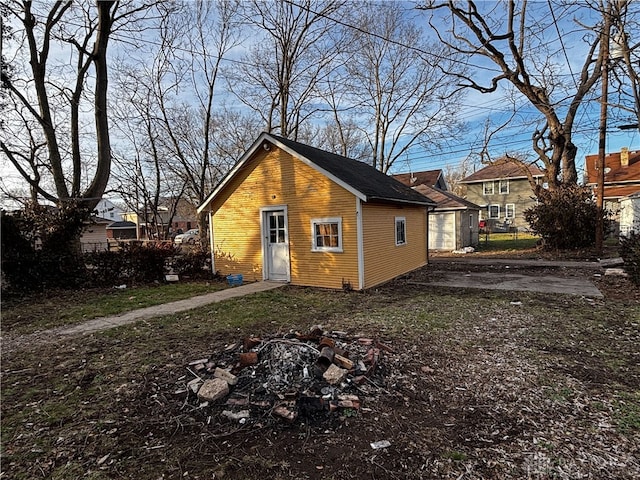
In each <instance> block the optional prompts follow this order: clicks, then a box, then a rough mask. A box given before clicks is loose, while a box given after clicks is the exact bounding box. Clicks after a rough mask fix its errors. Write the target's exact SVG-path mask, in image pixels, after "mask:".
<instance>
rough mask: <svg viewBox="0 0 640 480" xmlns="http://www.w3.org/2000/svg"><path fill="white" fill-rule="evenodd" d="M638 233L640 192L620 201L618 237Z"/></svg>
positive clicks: (639, 228)
mask: <svg viewBox="0 0 640 480" xmlns="http://www.w3.org/2000/svg"><path fill="white" fill-rule="evenodd" d="M631 232H635V233H640V192H636V193H633V194H631V195H627V196H626V197H623V198H621V199H620V235H622V236H627V235H629V234H630V233H631Z"/></svg>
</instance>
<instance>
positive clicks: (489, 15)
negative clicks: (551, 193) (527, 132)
mask: <svg viewBox="0 0 640 480" xmlns="http://www.w3.org/2000/svg"><path fill="white" fill-rule="evenodd" d="M505 3H506V4H503V3H499V4H495V3H489V2H487V3H477V2H474V1H472V0H468V1H466V2H458V1H453V0H448V1H443V2H440V1H438V2H435V1H430V2H428V3H427V4H426V5H424V6H422V7H419V8H422V9H425V10H430V11H431V12H433V14H434V15H436V14H437V13H444V14H445V18H444V19H443V18H440V17H437V18H436V17H435V16H432V18H431V20H430V24H431V26H432V27H433V29H434V31H435V32H437V34H438V37H439V39H440V41H441V42H442V43H443V44H445V45H447V46H449V47H451V48H452V49H454V50H455V51H457V52H459V53H461V54H463V55H466V56H467V57H468V58H469V59H470V60H474V59H475V60H477V61H478V63H480V62H481V61H483V60H484V61H486V60H488V61H490V63H491V64H492V65H493V67H494V68H495V67H497V69H498V72H497V73H495V74H490V73H488V72H490V69H489V70H486V69H484V70H482V71H480V70H476V71H475V72H473V74H460V73H458V72H451V71H449V70H448V69H443V71H444V72H445V73H447V74H449V75H452V76H453V78H456V79H457V80H458V85H459V87H460V88H470V89H474V90H476V91H479V92H482V93H493V92H496V91H498V90H499V87H500V86H502V85H503V83H506V84H507V85H508V86H509V87H511V88H513V89H515V90H516V91H517V92H519V94H521V95H522V96H524V98H526V99H527V100H528V102H529V103H530V104H531V105H532V106H533V107H535V109H536V110H537V111H538V112H539V113H540V115H541V120H540V122H539V125H538V128H536V129H535V131H534V132H533V134H532V147H533V150H534V151H535V153H536V156H537V159H538V160H539V161H540V163H541V164H542V165H544V170H545V173H546V176H547V180H548V183H549V186H550V188H554V187H555V186H556V185H559V184H560V183H563V182H565V183H569V184H572V183H576V181H577V179H578V175H577V170H576V162H575V158H576V153H577V147H576V145H575V144H574V143H573V139H572V137H573V132H574V125H575V122H576V116H577V114H578V111H579V108H580V107H581V106H582V105H583V102H584V101H585V99H587V97H588V94H589V93H590V92H591V90H592V88H593V87H594V85H595V84H596V82H597V81H598V80H599V78H600V70H601V66H602V61H603V58H602V55H601V54H600V53H599V44H600V41H601V38H600V36H601V32H599V31H597V29H596V28H593V27H592V29H591V30H587V29H584V28H582V27H580V28H582V31H583V35H584V39H585V40H586V49H585V50H586V51H585V53H584V56H583V61H582V65H581V67H580V71H579V73H578V74H576V75H569V81H567V76H566V75H565V73H566V72H567V69H568V68H569V69H570V68H571V67H570V66H569V67H567V63H568V54H567V52H566V49H565V48H566V46H565V45H564V43H563V41H562V38H560V42H561V48H560V52H559V53H558V52H552V50H551V48H552V46H551V44H550V43H549V42H548V34H546V35H545V32H549V31H551V32H557V34H559V33H560V30H559V29H556V28H557V27H558V22H559V21H560V20H561V19H562V20H565V21H568V18H569V17H570V12H571V10H572V9H574V8H576V7H575V6H574V5H570V4H569V5H564V6H563V5H561V4H558V5H552V3H551V1H550V2H548V4H547V5H545V4H540V3H537V4H536V3H529V2H527V1H526V0H523V1H516V0H508V1H507V2H505ZM505 6H506V11H505ZM542 8H546V11H544V12H542V11H541V9H542ZM559 36H560V35H559ZM563 117H564V118H563Z"/></svg>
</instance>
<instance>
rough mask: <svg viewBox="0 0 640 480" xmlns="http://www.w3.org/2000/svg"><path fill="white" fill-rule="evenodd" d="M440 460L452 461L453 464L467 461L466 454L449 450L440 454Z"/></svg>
mask: <svg viewBox="0 0 640 480" xmlns="http://www.w3.org/2000/svg"><path fill="white" fill-rule="evenodd" d="M442 458H445V459H449V460H453V461H454V462H464V461H465V460H466V459H467V454H466V453H464V452H459V451H457V450H450V451H448V452H444V453H443V454H442Z"/></svg>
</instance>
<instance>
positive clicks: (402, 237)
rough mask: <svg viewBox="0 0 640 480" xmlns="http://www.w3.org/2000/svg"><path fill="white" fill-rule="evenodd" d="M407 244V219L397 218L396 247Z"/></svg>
mask: <svg viewBox="0 0 640 480" xmlns="http://www.w3.org/2000/svg"><path fill="white" fill-rule="evenodd" d="M406 243H407V220H406V218H405V217H396V245H404V244H406Z"/></svg>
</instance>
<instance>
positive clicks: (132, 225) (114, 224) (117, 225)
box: [107, 221, 136, 230]
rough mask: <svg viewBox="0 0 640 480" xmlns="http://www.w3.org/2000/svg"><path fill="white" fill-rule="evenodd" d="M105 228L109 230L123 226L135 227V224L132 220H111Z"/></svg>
mask: <svg viewBox="0 0 640 480" xmlns="http://www.w3.org/2000/svg"><path fill="white" fill-rule="evenodd" d="M107 228H108V229H110V230H114V229H123V228H136V224H135V223H133V222H127V221H122V222H113V223H112V224H111V225H107Z"/></svg>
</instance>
